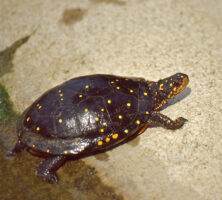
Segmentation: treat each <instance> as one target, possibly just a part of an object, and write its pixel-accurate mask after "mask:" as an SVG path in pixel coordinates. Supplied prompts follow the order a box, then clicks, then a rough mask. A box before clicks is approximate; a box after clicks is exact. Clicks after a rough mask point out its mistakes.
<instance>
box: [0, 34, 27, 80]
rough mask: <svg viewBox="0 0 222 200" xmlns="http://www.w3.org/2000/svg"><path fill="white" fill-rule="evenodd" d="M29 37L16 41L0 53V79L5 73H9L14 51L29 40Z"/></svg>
mask: <svg viewBox="0 0 222 200" xmlns="http://www.w3.org/2000/svg"><path fill="white" fill-rule="evenodd" d="M29 37H30V35H28V36H25V37H23V38H21V39H19V40H17V41H15V42H14V43H13V44H12V45H11V46H9V47H8V48H6V49H4V50H3V51H0V77H1V76H3V75H4V74H6V73H9V72H11V70H12V68H13V63H12V61H13V58H14V54H15V52H16V50H17V49H18V48H19V47H20V46H22V45H23V44H24V43H26V42H27V41H28V39H29Z"/></svg>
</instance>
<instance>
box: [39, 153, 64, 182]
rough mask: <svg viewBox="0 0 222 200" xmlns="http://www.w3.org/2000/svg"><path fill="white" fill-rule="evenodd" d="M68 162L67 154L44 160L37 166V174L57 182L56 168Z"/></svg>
mask: <svg viewBox="0 0 222 200" xmlns="http://www.w3.org/2000/svg"><path fill="white" fill-rule="evenodd" d="M65 162H66V156H62V155H59V156H53V157H49V158H47V159H46V160H45V161H43V162H42V163H41V164H40V165H39V166H38V168H37V176H39V177H40V178H42V179H44V180H46V181H48V182H49V183H55V182H56V183H57V182H58V177H57V175H56V173H55V172H56V170H57V169H59V168H60V167H61V166H62V165H63V164H64V163H65Z"/></svg>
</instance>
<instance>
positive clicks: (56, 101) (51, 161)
mask: <svg viewBox="0 0 222 200" xmlns="http://www.w3.org/2000/svg"><path fill="white" fill-rule="evenodd" d="M188 81H189V80H188V76H187V75H185V74H182V73H177V74H175V75H173V76H170V77H168V78H166V79H162V80H159V81H158V82H153V81H146V80H145V79H142V78H127V77H120V76H112V75H90V76H83V77H78V78H74V79H71V80H69V81H67V82H65V83H63V84H61V85H59V86H57V87H55V88H53V89H51V90H49V91H48V92H46V93H45V94H43V95H42V96H41V97H40V98H39V99H37V100H36V101H35V102H34V103H33V104H32V105H31V106H30V107H29V108H28V109H27V110H26V111H25V112H24V113H23V114H22V116H21V118H20V120H19V122H18V142H17V144H16V146H15V148H14V150H13V151H12V154H15V153H18V152H20V151H22V150H28V151H29V152H31V153H32V154H36V155H40V156H43V155H44V156H45V155H46V156H47V158H46V160H45V161H44V162H43V163H42V164H41V165H40V166H39V167H38V168H37V175H38V176H40V177H42V178H43V179H45V180H47V181H48V182H50V183H52V182H57V181H58V179H57V176H56V174H55V171H56V170H57V169H58V168H59V167H61V166H62V165H63V164H64V163H65V161H66V160H67V159H68V158H70V157H73V158H75V157H81V155H90V154H93V153H95V152H97V151H99V150H108V149H110V148H112V147H113V146H116V145H117V144H119V143H121V142H123V141H125V140H127V139H129V137H131V136H133V135H134V136H135V135H138V134H141V133H142V132H143V131H145V129H146V128H147V127H153V126H163V127H164V128H168V129H178V128H180V127H181V126H183V124H184V123H185V122H186V120H185V119H184V118H182V117H180V118H178V119H176V120H171V119H170V118H169V117H167V116H165V115H163V114H161V113H160V112H159V110H160V108H161V107H162V106H163V105H164V104H166V102H167V99H170V98H173V97H174V96H175V95H177V94H178V93H180V92H181V91H182V90H183V89H184V88H185V87H186V85H187V84H188Z"/></svg>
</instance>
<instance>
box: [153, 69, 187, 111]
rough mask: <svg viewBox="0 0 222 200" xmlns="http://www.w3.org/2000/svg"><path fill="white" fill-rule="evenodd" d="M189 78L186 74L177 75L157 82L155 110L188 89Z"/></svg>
mask: <svg viewBox="0 0 222 200" xmlns="http://www.w3.org/2000/svg"><path fill="white" fill-rule="evenodd" d="M188 82H189V78H188V76H187V75H186V74H182V73H176V74H174V75H173V76H170V77H168V78H165V79H161V80H159V81H158V82H156V87H155V93H154V103H155V110H158V109H159V108H161V107H162V106H163V105H164V104H166V102H167V100H168V99H171V98H173V97H174V96H176V95H177V94H179V93H180V92H182V91H183V89H184V88H186V86H187V84H188Z"/></svg>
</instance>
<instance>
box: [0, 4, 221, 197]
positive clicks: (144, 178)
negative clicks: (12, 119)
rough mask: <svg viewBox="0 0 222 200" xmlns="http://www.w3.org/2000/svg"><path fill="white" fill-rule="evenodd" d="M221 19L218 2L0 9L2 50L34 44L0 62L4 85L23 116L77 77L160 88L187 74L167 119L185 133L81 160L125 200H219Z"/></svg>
mask: <svg viewBox="0 0 222 200" xmlns="http://www.w3.org/2000/svg"><path fill="white" fill-rule="evenodd" d="M221 12H222V1H220V0H212V1H209V0H186V1H182V0H181V1H180V0H179V1H176V0H166V1H161V0H156V1H150V0H128V1H120V0H89V1H86V0H75V1H71V0H63V1H58V0H55V1H54V0H38V1H37V0H34V1H30V0H20V1H17V0H7V1H4V0H0V38H1V42H0V51H1V52H5V50H7V48H8V47H10V46H13V44H14V45H15V42H16V41H17V42H18V41H21V39H23V41H24V38H25V37H26V36H30V37H29V38H28V40H26V41H25V42H24V43H23V44H22V45H20V46H19V45H18V46H19V47H18V48H16V49H15V51H12V52H11V54H10V56H11V57H10V62H8V61H7V59H6V60H4V59H3V61H1V62H2V63H3V64H4V67H5V68H7V69H1V70H3V72H4V75H3V76H1V77H0V82H1V83H3V84H4V85H5V87H6V88H7V90H8V92H9V95H10V97H11V100H12V102H13V103H14V105H15V109H16V110H17V111H19V112H22V111H23V110H24V109H25V108H26V107H27V106H29V105H30V104H31V103H32V102H33V101H34V100H35V99H36V98H37V97H38V96H39V95H41V94H42V93H43V92H44V91H46V90H47V89H49V88H51V87H53V86H55V85H57V84H59V83H61V82H63V81H65V80H68V79H70V78H73V77H77V76H79V75H86V74H94V73H112V74H117V75H124V76H142V77H145V78H147V79H151V80H158V79H160V78H163V77H166V76H169V75H171V74H173V73H176V72H184V73H186V74H188V75H189V77H190V84H189V89H188V90H186V91H185V93H184V96H185V97H184V98H181V99H182V100H181V101H178V102H177V103H175V104H174V105H172V106H169V107H168V108H167V109H166V110H164V111H163V113H164V114H167V115H168V116H170V117H172V118H173V119H174V118H177V117H179V116H183V117H185V118H187V119H188V120H189V121H188V123H187V124H186V125H185V126H184V127H183V128H182V129H180V130H177V131H169V130H165V129H163V128H153V129H148V130H147V131H146V132H145V133H144V134H142V135H141V136H139V137H138V138H137V139H135V140H134V141H132V142H130V143H129V144H125V145H122V146H120V147H118V148H116V149H114V150H112V151H110V152H108V153H106V154H104V155H103V154H102V155H99V156H96V157H89V158H85V159H83V160H84V162H86V163H87V164H88V165H90V166H92V167H95V169H96V170H97V171H98V175H99V177H100V178H101V179H102V181H103V182H104V183H105V184H107V185H110V186H112V187H113V188H114V189H115V191H116V192H117V193H120V194H121V195H123V196H124V198H125V199H128V200H135V199H140V200H148V199H161V200H162V199H163V200H165V199H166V200H168V199H169V200H174V199H175V200H176V199H184V200H186V199H194V200H198V199H201V200H208V199H210V200H220V199H222V148H221V146H222V123H221V119H222V94H221V91H222V64H221V63H222V56H221V55H222V15H221ZM2 66H3V65H2ZM9 68H10V69H9ZM32 170H33V169H32ZM67 170H68V169H67ZM70 170H72V169H70ZM64 173H65V172H64ZM61 178H62V177H61Z"/></svg>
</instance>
